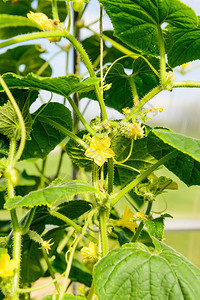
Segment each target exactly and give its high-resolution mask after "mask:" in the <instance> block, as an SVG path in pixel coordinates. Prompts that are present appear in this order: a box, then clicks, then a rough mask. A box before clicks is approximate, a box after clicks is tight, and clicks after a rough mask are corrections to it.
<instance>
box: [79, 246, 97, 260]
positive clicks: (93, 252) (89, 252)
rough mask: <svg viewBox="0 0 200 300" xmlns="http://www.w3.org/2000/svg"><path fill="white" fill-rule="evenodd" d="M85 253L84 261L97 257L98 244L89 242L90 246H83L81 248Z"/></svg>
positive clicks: (82, 252) (83, 253)
mask: <svg viewBox="0 0 200 300" xmlns="http://www.w3.org/2000/svg"><path fill="white" fill-rule="evenodd" d="M81 254H82V255H83V261H86V260H91V259H92V260H95V259H97V245H96V244H95V243H93V242H90V243H89V247H83V248H82V249H81Z"/></svg>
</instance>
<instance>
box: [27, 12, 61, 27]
mask: <svg viewBox="0 0 200 300" xmlns="http://www.w3.org/2000/svg"><path fill="white" fill-rule="evenodd" d="M27 17H28V18H29V20H31V21H33V22H35V23H36V24H38V25H39V26H40V27H41V28H42V29H43V30H50V31H52V30H54V29H55V28H54V26H53V24H52V23H51V20H50V19H49V18H48V17H47V16H46V15H45V14H43V13H34V12H32V11H30V13H28V14H27Z"/></svg>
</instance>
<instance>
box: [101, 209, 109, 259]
mask: <svg viewBox="0 0 200 300" xmlns="http://www.w3.org/2000/svg"><path fill="white" fill-rule="evenodd" d="M107 212H108V209H106V208H105V207H101V208H100V210H99V225H100V226H99V227H100V236H101V250H102V255H103V256H105V255H106V254H107V253H108V237H107Z"/></svg>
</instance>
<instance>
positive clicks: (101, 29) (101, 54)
mask: <svg viewBox="0 0 200 300" xmlns="http://www.w3.org/2000/svg"><path fill="white" fill-rule="evenodd" d="M102 19H103V5H102V4H100V23H99V24H100V76H101V95H102V97H103V21H102Z"/></svg>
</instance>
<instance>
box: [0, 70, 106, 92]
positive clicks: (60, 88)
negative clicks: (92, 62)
mask: <svg viewBox="0 0 200 300" xmlns="http://www.w3.org/2000/svg"><path fill="white" fill-rule="evenodd" d="M3 78H4V80H5V82H6V84H7V85H8V87H9V88H16V87H17V88H21V87H26V88H31V89H35V90H36V89H37V90H40V89H42V90H46V91H49V92H53V93H57V94H59V95H62V96H64V97H68V96H69V95H71V94H73V93H75V92H78V91H80V90H81V89H84V88H86V87H88V86H90V85H93V84H95V83H97V82H99V80H100V79H99V78H87V79H85V80H83V81H80V78H79V77H78V76H76V75H69V76H60V77H53V78H50V77H40V76H37V75H35V74H32V73H30V74H28V75H27V76H25V77H22V76H20V75H16V74H13V73H7V74H4V76H3ZM1 89H2V87H1V86H0V90H1Z"/></svg>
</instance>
